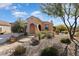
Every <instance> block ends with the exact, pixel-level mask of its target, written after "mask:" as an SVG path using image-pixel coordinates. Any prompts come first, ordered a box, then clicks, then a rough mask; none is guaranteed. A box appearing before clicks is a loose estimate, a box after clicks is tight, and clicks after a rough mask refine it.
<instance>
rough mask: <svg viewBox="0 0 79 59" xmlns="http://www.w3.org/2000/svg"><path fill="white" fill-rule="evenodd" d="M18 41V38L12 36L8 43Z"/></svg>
mask: <svg viewBox="0 0 79 59" xmlns="http://www.w3.org/2000/svg"><path fill="white" fill-rule="evenodd" d="M16 41H17V38H16V37H14V36H11V37H10V39H9V40H8V41H7V42H8V43H14V42H16Z"/></svg>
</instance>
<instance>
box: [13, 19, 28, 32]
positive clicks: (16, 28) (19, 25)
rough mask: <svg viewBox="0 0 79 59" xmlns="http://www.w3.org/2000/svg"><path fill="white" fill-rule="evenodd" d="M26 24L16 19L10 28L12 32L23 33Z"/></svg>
mask: <svg viewBox="0 0 79 59" xmlns="http://www.w3.org/2000/svg"><path fill="white" fill-rule="evenodd" d="M25 28H26V23H25V21H24V20H22V19H21V18H18V19H17V21H16V22H14V24H13V26H12V31H13V32H25Z"/></svg>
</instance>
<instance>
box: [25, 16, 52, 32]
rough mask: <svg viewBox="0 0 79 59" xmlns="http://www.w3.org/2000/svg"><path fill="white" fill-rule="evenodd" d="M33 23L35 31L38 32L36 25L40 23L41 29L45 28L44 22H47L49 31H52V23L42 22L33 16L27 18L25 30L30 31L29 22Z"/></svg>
mask: <svg viewBox="0 0 79 59" xmlns="http://www.w3.org/2000/svg"><path fill="white" fill-rule="evenodd" d="M32 23H33V24H35V25H36V26H35V32H36V33H38V32H40V30H39V29H38V27H37V26H38V25H41V31H43V30H45V24H48V27H49V31H50V32H53V25H52V24H51V23H49V22H47V23H45V22H42V21H41V20H39V19H37V18H35V17H30V18H29V19H28V20H27V29H26V32H28V33H30V24H32Z"/></svg>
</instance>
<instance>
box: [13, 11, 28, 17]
mask: <svg viewBox="0 0 79 59" xmlns="http://www.w3.org/2000/svg"><path fill="white" fill-rule="evenodd" d="M12 15H13V16H15V17H24V16H27V15H28V14H27V13H26V12H24V11H15V12H13V13H12Z"/></svg>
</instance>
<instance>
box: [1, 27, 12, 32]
mask: <svg viewBox="0 0 79 59" xmlns="http://www.w3.org/2000/svg"><path fill="white" fill-rule="evenodd" d="M0 27H2V31H1V32H2V33H3V32H4V33H11V26H0Z"/></svg>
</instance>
